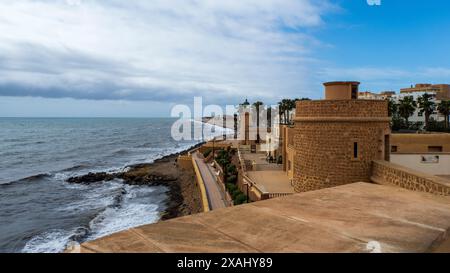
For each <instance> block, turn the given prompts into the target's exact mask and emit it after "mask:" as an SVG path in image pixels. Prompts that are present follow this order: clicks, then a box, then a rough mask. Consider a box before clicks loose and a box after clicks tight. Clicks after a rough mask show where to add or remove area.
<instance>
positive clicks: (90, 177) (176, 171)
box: [66, 143, 203, 221]
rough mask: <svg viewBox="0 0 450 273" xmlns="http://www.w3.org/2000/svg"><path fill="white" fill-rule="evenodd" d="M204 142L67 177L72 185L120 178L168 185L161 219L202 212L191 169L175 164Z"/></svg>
mask: <svg viewBox="0 0 450 273" xmlns="http://www.w3.org/2000/svg"><path fill="white" fill-rule="evenodd" d="M201 145H203V143H200V144H198V145H195V146H192V147H190V148H189V149H186V150H185V151H182V152H178V153H174V154H171V155H168V156H164V157H162V158H159V159H157V160H155V161H154V162H153V163H144V164H138V165H132V166H128V167H126V168H125V171H123V172H117V173H106V172H99V173H88V174H86V175H83V176H77V177H71V178H69V179H67V180H66V182H68V183H73V184H92V183H102V182H104V181H111V180H113V179H121V180H123V182H124V183H126V184H129V185H147V186H165V187H167V188H168V192H167V195H168V198H167V201H166V209H165V210H164V212H162V214H161V221H164V220H168V219H173V218H177V217H181V216H186V215H191V214H195V213H199V212H202V211H203V208H202V203H201V196H200V191H199V189H198V187H197V185H196V183H195V182H194V181H195V175H194V172H193V171H192V170H184V169H181V168H179V167H178V165H177V158H178V156H179V155H180V154H183V153H186V152H188V151H190V150H192V149H195V148H198V147H199V146H201Z"/></svg>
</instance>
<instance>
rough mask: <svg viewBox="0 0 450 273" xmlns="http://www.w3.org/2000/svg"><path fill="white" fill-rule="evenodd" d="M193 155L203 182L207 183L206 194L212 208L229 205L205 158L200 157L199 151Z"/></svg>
mask: <svg viewBox="0 0 450 273" xmlns="http://www.w3.org/2000/svg"><path fill="white" fill-rule="evenodd" d="M192 157H193V158H194V160H195V162H196V163H197V166H198V169H199V171H200V173H201V175H202V178H203V182H204V183H205V189H206V195H207V197H208V203H209V207H210V209H211V210H215V209H220V208H225V207H227V206H226V201H225V200H224V197H223V195H222V191H221V189H220V188H219V185H217V182H216V178H215V176H214V174H213V173H212V171H211V170H210V169H209V168H208V165H207V164H206V163H205V162H204V161H203V158H200V156H199V154H198V153H194V154H193V155H192Z"/></svg>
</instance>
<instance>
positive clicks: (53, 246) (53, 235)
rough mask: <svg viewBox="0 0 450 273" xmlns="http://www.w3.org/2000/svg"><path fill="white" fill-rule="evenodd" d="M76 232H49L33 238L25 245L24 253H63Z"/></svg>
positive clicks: (60, 230) (58, 230)
mask: <svg viewBox="0 0 450 273" xmlns="http://www.w3.org/2000/svg"><path fill="white" fill-rule="evenodd" d="M75 231H76V230H74V231H66V230H63V229H56V230H49V231H46V232H44V233H41V234H39V235H37V236H35V237H33V238H32V239H31V240H30V241H28V242H27V243H26V244H25V247H24V248H23V249H22V252H23V253H57V252H62V251H64V249H65V248H66V246H67V245H68V244H69V242H70V241H71V240H70V238H71V237H72V236H73V235H74V234H75Z"/></svg>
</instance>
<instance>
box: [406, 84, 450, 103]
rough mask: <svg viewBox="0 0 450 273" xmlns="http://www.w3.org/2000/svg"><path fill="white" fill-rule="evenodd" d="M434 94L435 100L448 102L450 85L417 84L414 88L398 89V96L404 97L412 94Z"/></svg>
mask: <svg viewBox="0 0 450 273" xmlns="http://www.w3.org/2000/svg"><path fill="white" fill-rule="evenodd" d="M424 93H428V94H434V95H436V99H437V100H448V99H450V85H448V84H428V83H419V84H416V85H415V86H414V87H413V86H411V87H409V88H402V89H400V94H402V95H406V94H410V95H414V94H424Z"/></svg>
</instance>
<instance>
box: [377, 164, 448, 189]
mask: <svg viewBox="0 0 450 273" xmlns="http://www.w3.org/2000/svg"><path fill="white" fill-rule="evenodd" d="M371 180H372V181H373V182H375V183H378V184H387V185H394V186H398V187H402V188H405V189H408V190H413V191H421V192H428V193H433V194H438V195H446V196H448V195H450V183H449V182H448V181H447V180H445V179H442V178H439V177H436V176H432V175H427V174H425V173H420V172H417V171H414V170H412V169H408V168H405V167H403V166H400V165H396V164H393V163H390V162H387V161H374V162H373V166H372V177H371Z"/></svg>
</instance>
